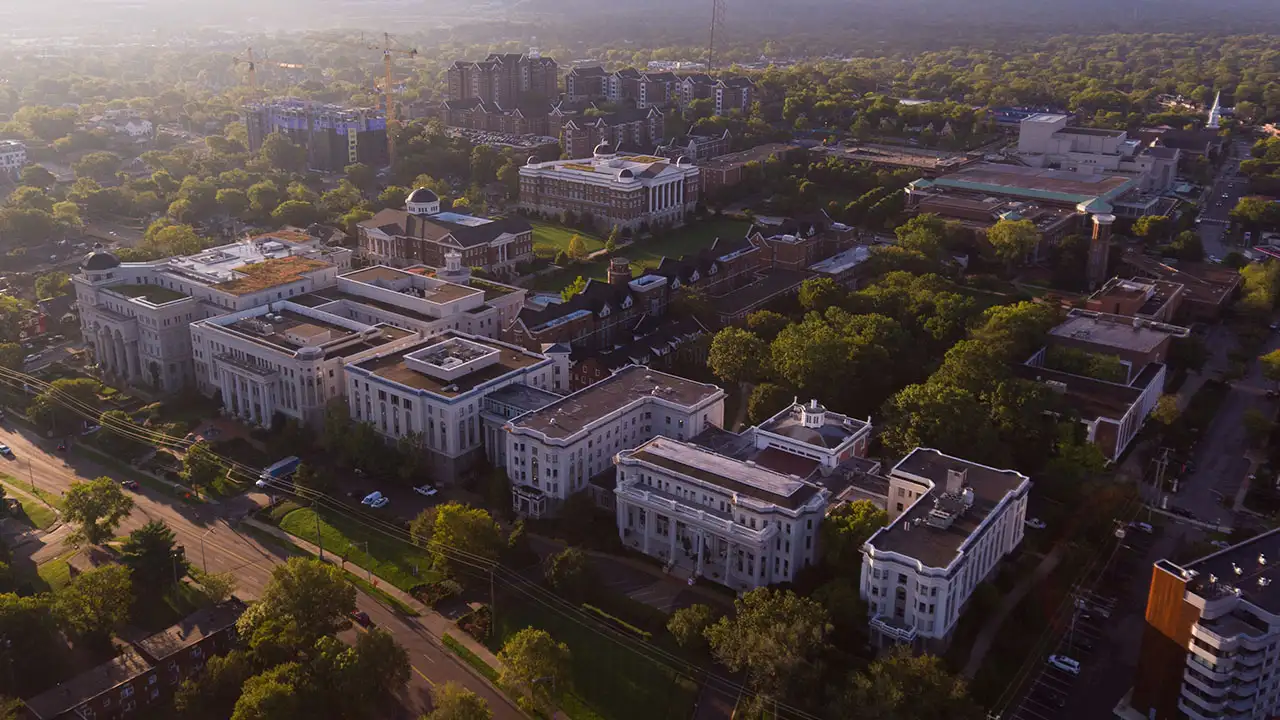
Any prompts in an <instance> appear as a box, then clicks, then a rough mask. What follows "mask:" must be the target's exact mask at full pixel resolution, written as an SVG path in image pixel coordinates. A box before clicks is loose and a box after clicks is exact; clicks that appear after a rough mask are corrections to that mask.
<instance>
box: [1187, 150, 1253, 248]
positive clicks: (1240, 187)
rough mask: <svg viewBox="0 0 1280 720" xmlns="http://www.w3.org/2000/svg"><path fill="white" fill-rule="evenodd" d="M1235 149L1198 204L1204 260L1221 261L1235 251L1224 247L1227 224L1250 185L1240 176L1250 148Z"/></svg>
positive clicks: (1225, 245)
mask: <svg viewBox="0 0 1280 720" xmlns="http://www.w3.org/2000/svg"><path fill="white" fill-rule="evenodd" d="M1234 149H1235V152H1234V154H1233V155H1232V156H1231V157H1228V158H1227V159H1226V160H1224V161H1223V162H1222V167H1221V168H1219V169H1218V174H1217V175H1216V176H1214V179H1213V182H1212V183H1211V184H1210V185H1209V187H1208V188H1207V189H1206V190H1205V194H1204V198H1203V202H1202V203H1201V207H1202V209H1201V212H1200V225H1199V231H1200V243H1201V245H1203V246H1204V253H1205V255H1206V256H1208V255H1212V256H1215V257H1219V258H1223V257H1226V256H1227V253H1229V252H1231V251H1232V250H1233V249H1235V248H1234V247H1233V246H1231V245H1229V244H1228V243H1227V237H1226V234H1227V224H1228V223H1229V222H1230V218H1231V210H1232V209H1233V208H1235V206H1236V203H1237V202H1239V200H1240V198H1241V197H1243V196H1244V195H1245V193H1246V191H1247V190H1248V188H1249V181H1248V180H1247V179H1246V178H1245V177H1244V176H1242V175H1240V161H1241V159H1247V158H1248V157H1249V145H1248V144H1247V143H1236V144H1235V146H1234ZM1224 195H1225V196H1226V197H1223V196H1224Z"/></svg>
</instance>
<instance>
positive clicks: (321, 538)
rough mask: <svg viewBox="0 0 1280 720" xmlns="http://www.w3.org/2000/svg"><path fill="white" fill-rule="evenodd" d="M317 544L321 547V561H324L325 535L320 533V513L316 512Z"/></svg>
mask: <svg viewBox="0 0 1280 720" xmlns="http://www.w3.org/2000/svg"><path fill="white" fill-rule="evenodd" d="M316 545H317V546H318V547H319V548H320V562H324V536H323V535H321V534H320V514H319V513H316Z"/></svg>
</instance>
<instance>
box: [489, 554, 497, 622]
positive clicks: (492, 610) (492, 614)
mask: <svg viewBox="0 0 1280 720" xmlns="http://www.w3.org/2000/svg"><path fill="white" fill-rule="evenodd" d="M493 568H494V566H493V565H490V566H489V632H490V633H492V632H493V628H494V626H495V625H496V623H497V619H498V610H497V607H498V606H497V603H496V601H495V599H494V598H495V596H494V594H493Z"/></svg>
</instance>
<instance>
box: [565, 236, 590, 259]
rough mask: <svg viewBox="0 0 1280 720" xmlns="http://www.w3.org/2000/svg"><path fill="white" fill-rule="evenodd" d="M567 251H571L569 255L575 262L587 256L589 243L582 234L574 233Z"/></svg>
mask: <svg viewBox="0 0 1280 720" xmlns="http://www.w3.org/2000/svg"><path fill="white" fill-rule="evenodd" d="M566 252H568V253H569V257H570V258H571V259H572V260H573V261H574V262H578V261H579V260H585V259H586V257H587V244H586V242H584V241H583V239H582V238H581V237H580V236H578V235H574V236H573V237H571V238H569V245H568V247H567V248H566Z"/></svg>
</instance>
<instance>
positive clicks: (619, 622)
mask: <svg viewBox="0 0 1280 720" xmlns="http://www.w3.org/2000/svg"><path fill="white" fill-rule="evenodd" d="M582 609H583V610H586V611H587V612H590V613H591V614H593V615H595V616H597V617H599V618H600V619H601V620H604V621H605V622H607V623H609V624H610V625H613V626H614V627H616V628H618V629H620V630H625V631H627V632H629V633H632V634H633V635H636V636H637V637H641V638H643V639H645V640H652V639H653V633H651V632H649V631H648V630H641V629H640V628H638V627H636V626H635V625H632V624H631V623H629V622H627V621H626V620H623V619H622V618H620V617H617V616H615V615H610V614H609V613H607V612H605V611H604V610H601V609H600V608H598V607H596V606H595V605H590V604H588V603H583V604H582Z"/></svg>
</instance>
